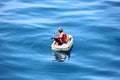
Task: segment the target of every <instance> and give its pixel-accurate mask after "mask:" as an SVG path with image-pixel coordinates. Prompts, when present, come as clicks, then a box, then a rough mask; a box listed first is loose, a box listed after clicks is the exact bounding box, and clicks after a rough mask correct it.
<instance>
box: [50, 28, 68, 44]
mask: <svg viewBox="0 0 120 80" xmlns="http://www.w3.org/2000/svg"><path fill="white" fill-rule="evenodd" d="M58 32H59V33H60V34H59V35H58V36H57V37H56V38H51V39H54V40H55V42H56V43H57V44H58V45H62V44H63V43H67V35H66V33H65V32H63V29H62V28H58Z"/></svg>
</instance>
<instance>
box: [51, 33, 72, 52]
mask: <svg viewBox="0 0 120 80" xmlns="http://www.w3.org/2000/svg"><path fill="white" fill-rule="evenodd" d="M67 39H68V41H67V43H64V44H62V45H57V44H55V41H54V42H53V43H52V45H51V48H52V50H54V51H69V50H70V49H71V47H72V45H73V37H72V35H69V34H67Z"/></svg>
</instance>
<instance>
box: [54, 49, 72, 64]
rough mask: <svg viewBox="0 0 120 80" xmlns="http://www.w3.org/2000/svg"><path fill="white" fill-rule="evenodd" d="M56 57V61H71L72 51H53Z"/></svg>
mask: <svg viewBox="0 0 120 80" xmlns="http://www.w3.org/2000/svg"><path fill="white" fill-rule="evenodd" d="M52 53H53V55H54V59H55V60H54V61H58V62H64V61H65V60H66V59H68V60H69V59H70V51H52Z"/></svg>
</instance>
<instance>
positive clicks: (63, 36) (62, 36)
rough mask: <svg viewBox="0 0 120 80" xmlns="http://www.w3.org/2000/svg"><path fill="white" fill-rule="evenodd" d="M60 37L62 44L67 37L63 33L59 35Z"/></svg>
mask: <svg viewBox="0 0 120 80" xmlns="http://www.w3.org/2000/svg"><path fill="white" fill-rule="evenodd" d="M60 37H61V38H62V42H63V43H66V40H67V35H66V34H65V33H64V32H62V33H61V34H60Z"/></svg>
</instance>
